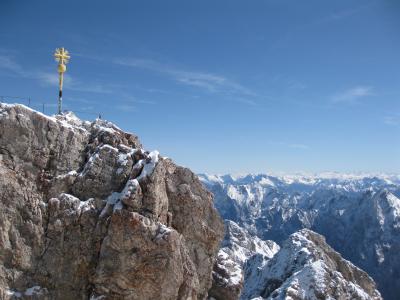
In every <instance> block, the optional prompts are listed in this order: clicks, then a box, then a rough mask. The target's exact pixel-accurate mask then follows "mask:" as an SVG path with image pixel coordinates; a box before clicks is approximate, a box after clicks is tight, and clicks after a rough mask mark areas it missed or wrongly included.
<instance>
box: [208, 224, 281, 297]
mask: <svg viewBox="0 0 400 300" xmlns="http://www.w3.org/2000/svg"><path fill="white" fill-rule="evenodd" d="M278 250H279V246H278V245H277V244H276V243H275V242H273V241H262V240H260V239H259V238H258V237H256V236H251V235H250V234H249V233H248V232H247V231H246V230H245V229H243V228H241V227H240V226H239V225H237V224H236V223H235V222H233V221H229V220H227V221H226V222H225V237H224V240H223V241H222V243H221V248H220V250H219V252H218V258H217V261H216V263H215V265H214V271H213V285H212V288H211V289H210V291H209V295H210V296H212V297H213V298H214V299H217V300H235V299H239V297H240V294H241V291H242V287H243V282H245V281H246V278H245V274H246V272H243V268H244V266H245V265H246V263H247V261H248V260H249V259H252V257H253V256H254V255H255V256H258V257H259V258H260V259H262V260H263V261H267V260H269V259H270V258H271V257H273V256H274V254H275V253H276V252H278Z"/></svg>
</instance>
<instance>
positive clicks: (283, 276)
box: [241, 229, 381, 300]
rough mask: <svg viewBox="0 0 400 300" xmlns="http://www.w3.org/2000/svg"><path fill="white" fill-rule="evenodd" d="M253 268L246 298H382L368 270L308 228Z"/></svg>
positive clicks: (294, 235) (244, 295)
mask: <svg viewBox="0 0 400 300" xmlns="http://www.w3.org/2000/svg"><path fill="white" fill-rule="evenodd" d="M252 270H253V272H252V273H250V274H249V277H248V278H247V280H246V282H245V286H244V289H243V293H242V297H241V299H243V300H247V299H307V300H314V299H315V300H317V299H362V300H367V299H381V297H380V294H379V292H378V291H377V290H376V287H375V283H374V281H373V280H372V279H371V278H370V277H369V276H368V274H367V273H365V272H364V271H362V270H360V269H359V268H357V267H356V266H354V265H353V264H351V263H350V262H349V261H346V260H344V259H343V258H342V257H341V256H340V254H338V253H337V252H335V251H334V250H333V249H332V248H331V247H329V246H328V244H326V242H325V239H324V237H323V236H321V235H319V234H316V233H315V232H312V231H310V230H307V229H303V230H301V231H299V232H296V233H294V234H292V235H291V236H290V237H289V238H288V240H287V241H285V242H284V243H283V245H282V248H281V250H280V251H279V252H278V253H277V254H276V255H275V256H274V257H273V258H272V259H270V260H269V261H268V262H267V263H264V264H261V265H259V267H258V268H257V269H254V268H253V269H252Z"/></svg>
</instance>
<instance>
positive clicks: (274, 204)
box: [200, 173, 400, 299]
mask: <svg viewBox="0 0 400 300" xmlns="http://www.w3.org/2000/svg"><path fill="white" fill-rule="evenodd" d="M200 177H201V180H202V181H203V183H204V184H205V185H206V186H207V187H208V189H209V190H210V191H211V192H213V193H214V195H215V205H216V207H217V209H218V210H219V212H220V214H221V215H222V216H223V218H224V219H228V220H233V221H235V222H236V223H238V224H239V225H240V226H242V227H244V228H246V229H247V230H248V231H249V232H250V233H251V234H254V235H257V236H258V237H260V238H262V239H271V240H273V241H276V242H278V243H282V242H283V240H285V239H286V238H287V237H288V236H289V235H290V234H292V233H294V232H296V231H298V230H299V229H302V228H310V229H312V230H314V231H316V232H318V233H320V234H322V235H324V236H325V237H326V239H327V242H328V244H329V245H331V246H332V247H333V248H334V249H335V250H337V251H339V252H340V253H341V254H342V255H343V257H344V258H346V259H348V260H350V261H352V262H353V263H354V264H356V265H357V266H359V267H360V268H362V269H363V270H365V271H367V272H368V273H369V274H370V275H371V276H372V277H373V278H374V279H375V281H376V282H377V283H378V288H379V290H380V291H381V293H382V294H383V296H384V297H385V299H398V295H400V275H399V274H400V251H399V250H400V210H399V207H400V199H399V196H400V176H398V175H374V176H372V175H340V174H336V173H333V174H322V175H319V176H300V175H298V176H282V177H274V176H268V175H247V176H241V177H233V176H230V175H225V176H209V175H201V176H200ZM254 259H255V258H254Z"/></svg>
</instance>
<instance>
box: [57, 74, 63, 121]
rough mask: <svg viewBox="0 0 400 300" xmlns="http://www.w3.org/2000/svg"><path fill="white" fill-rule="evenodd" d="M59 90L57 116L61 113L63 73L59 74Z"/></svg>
mask: <svg viewBox="0 0 400 300" xmlns="http://www.w3.org/2000/svg"><path fill="white" fill-rule="evenodd" d="M59 75H60V90H59V91H58V114H59V115H61V111H62V85H63V73H62V72H60V73H59Z"/></svg>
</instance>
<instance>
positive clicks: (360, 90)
mask: <svg viewBox="0 0 400 300" xmlns="http://www.w3.org/2000/svg"><path fill="white" fill-rule="evenodd" d="M374 95H375V94H374V93H373V87H371V86H355V87H352V88H350V89H348V90H345V91H343V92H341V93H338V94H336V95H334V96H333V97H332V102H334V103H348V104H357V103H359V101H360V99H362V98H365V97H370V96H374Z"/></svg>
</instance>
